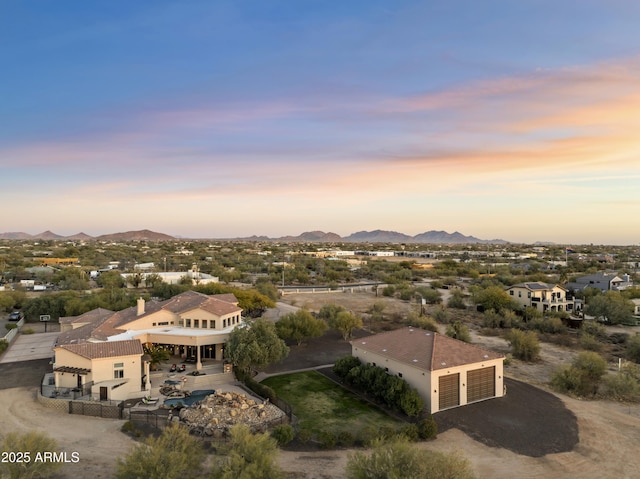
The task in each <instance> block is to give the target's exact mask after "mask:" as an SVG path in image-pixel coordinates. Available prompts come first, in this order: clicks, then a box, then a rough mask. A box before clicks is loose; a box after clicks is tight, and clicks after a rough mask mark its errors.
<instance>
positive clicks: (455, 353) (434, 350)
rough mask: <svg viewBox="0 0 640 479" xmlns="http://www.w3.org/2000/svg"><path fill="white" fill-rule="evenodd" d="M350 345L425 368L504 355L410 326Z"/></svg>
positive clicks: (459, 364)
mask: <svg viewBox="0 0 640 479" xmlns="http://www.w3.org/2000/svg"><path fill="white" fill-rule="evenodd" d="M351 345H352V346H353V347H356V348H359V349H363V350H365V351H370V352H372V353H375V354H378V355H380V356H384V357H388V358H389V359H394V360H396V361H400V362H402V363H405V364H409V365H411V366H414V367H416V368H420V369H424V370H426V371H437V370H438V369H445V368H452V367H456V366H463V365H465V364H473V363H481V362H483V361H488V360H492V359H499V358H504V356H503V355H502V354H499V353H496V352H493V351H490V350H488V349H484V348H481V347H479V346H475V345H473V344H469V343H465V342H463V341H459V340H457V339H453V338H450V337H448V336H443V335H442V334H438V333H434V332H431V331H425V330H423V329H418V328H410V327H408V328H402V329H398V330H395V331H390V332H386V333H380V334H375V335H373V336H367V337H365V338H361V339H357V340H354V341H351Z"/></svg>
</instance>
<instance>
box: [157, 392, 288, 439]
mask: <svg viewBox="0 0 640 479" xmlns="http://www.w3.org/2000/svg"><path fill="white" fill-rule="evenodd" d="M284 415H285V414H284V412H282V411H281V410H280V409H278V408H277V407H276V406H274V405H273V404H271V403H269V402H265V403H259V402H257V401H255V400H253V399H250V398H249V399H248V398H247V396H246V395H244V394H237V393H234V392H220V391H216V392H215V393H214V394H211V395H209V396H207V397H206V398H205V399H203V400H202V401H200V402H199V403H196V404H194V405H193V406H190V407H185V408H182V409H181V410H180V412H179V414H178V416H169V419H170V420H171V421H180V422H182V423H184V424H186V425H187V426H188V427H189V429H191V431H192V432H194V433H199V434H202V435H206V436H212V437H215V438H221V437H223V436H224V435H225V433H226V431H228V430H229V428H230V427H231V426H233V425H234V424H238V423H242V424H247V425H248V426H249V427H250V428H251V430H252V431H254V432H262V431H266V429H267V427H268V425H269V424H270V423H273V422H276V421H277V420H282V419H283V417H284Z"/></svg>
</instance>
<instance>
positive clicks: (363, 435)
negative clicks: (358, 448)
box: [356, 426, 379, 447]
mask: <svg viewBox="0 0 640 479" xmlns="http://www.w3.org/2000/svg"><path fill="white" fill-rule="evenodd" d="M378 436H379V434H378V429H377V428H376V427H374V426H367V427H365V428H363V429H361V430H360V431H359V432H358V437H357V438H356V442H357V443H358V444H360V445H362V446H365V447H368V446H370V445H371V444H372V443H373V442H374V441H376V440H377V439H378Z"/></svg>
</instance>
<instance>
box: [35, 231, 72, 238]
mask: <svg viewBox="0 0 640 479" xmlns="http://www.w3.org/2000/svg"><path fill="white" fill-rule="evenodd" d="M33 239H41V240H59V239H65V237H64V236H60V235H58V234H55V233H54V232H52V231H49V230H47V231H44V232H42V233H40V234H37V235H34V236H33Z"/></svg>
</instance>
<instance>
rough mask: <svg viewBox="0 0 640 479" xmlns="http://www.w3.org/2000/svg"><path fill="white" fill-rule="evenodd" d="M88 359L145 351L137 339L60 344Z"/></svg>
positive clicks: (138, 353)
mask: <svg viewBox="0 0 640 479" xmlns="http://www.w3.org/2000/svg"><path fill="white" fill-rule="evenodd" d="M59 347H60V348H62V349H66V350H67V351H70V352H72V353H74V354H77V355H79V356H83V357H85V358H87V359H103V358H113V357H120V356H137V355H140V356H142V354H143V353H144V351H143V349H142V344H141V343H140V341H138V340H137V339H130V340H127V341H111V342H108V341H105V342H101V343H81V344H65V345H62V346H59Z"/></svg>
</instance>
